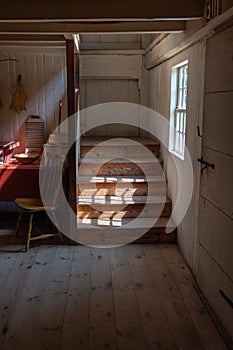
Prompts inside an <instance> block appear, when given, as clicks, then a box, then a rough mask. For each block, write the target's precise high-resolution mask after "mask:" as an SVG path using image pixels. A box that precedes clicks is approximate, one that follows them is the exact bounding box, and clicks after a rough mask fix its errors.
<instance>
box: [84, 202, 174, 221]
mask: <svg viewBox="0 0 233 350" xmlns="http://www.w3.org/2000/svg"><path fill="white" fill-rule="evenodd" d="M92 205H93V204H92ZM161 205H162V204H161V203H151V204H148V207H147V209H146V210H145V213H143V215H144V216H145V217H157V216H159V215H160V214H161V216H163V217H168V216H170V215H171V212H172V204H171V201H170V200H167V201H166V203H165V205H164V208H163V210H162V213H161ZM144 206H145V203H134V204H127V205H126V206H124V209H123V210H121V209H122V204H98V203H95V204H94V208H93V207H92V206H91V205H89V204H79V205H78V206H77V213H78V217H79V218H81V219H82V218H87V219H93V218H115V219H116V218H123V217H125V218H135V217H137V216H138V215H139V214H140V213H141V212H142V210H143V209H144Z"/></svg>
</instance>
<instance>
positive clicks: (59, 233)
mask: <svg viewBox="0 0 233 350" xmlns="http://www.w3.org/2000/svg"><path fill="white" fill-rule="evenodd" d="M57 233H58V236H59V238H60V240H61V242H63V237H62V234H61V231H59V230H58V231H57Z"/></svg>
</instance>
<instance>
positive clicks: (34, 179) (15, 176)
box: [0, 159, 40, 201]
mask: <svg viewBox="0 0 233 350" xmlns="http://www.w3.org/2000/svg"><path fill="white" fill-rule="evenodd" d="M39 167H40V160H39V159H38V160H36V161H35V162H33V164H28V165H21V164H19V163H18V162H17V161H16V160H15V161H10V162H8V163H6V164H4V165H0V201H14V200H15V198H18V197H29V198H33V197H40V190H39Z"/></svg>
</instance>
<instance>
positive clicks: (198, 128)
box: [197, 125, 202, 137]
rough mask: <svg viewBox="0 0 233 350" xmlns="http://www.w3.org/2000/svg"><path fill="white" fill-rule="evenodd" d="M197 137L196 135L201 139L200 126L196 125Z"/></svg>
mask: <svg viewBox="0 0 233 350" xmlns="http://www.w3.org/2000/svg"><path fill="white" fill-rule="evenodd" d="M197 135H198V136H199V137H202V135H201V132H200V126H199V125H197Z"/></svg>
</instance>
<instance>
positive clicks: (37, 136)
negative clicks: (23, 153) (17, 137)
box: [25, 115, 45, 153]
mask: <svg viewBox="0 0 233 350" xmlns="http://www.w3.org/2000/svg"><path fill="white" fill-rule="evenodd" d="M25 141H26V144H25V147H26V149H27V151H28V152H39V153H40V152H41V151H42V149H43V145H44V142H45V126H44V120H43V119H42V118H41V117H40V116H39V115H31V116H30V117H28V118H27V120H26V123H25Z"/></svg>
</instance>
